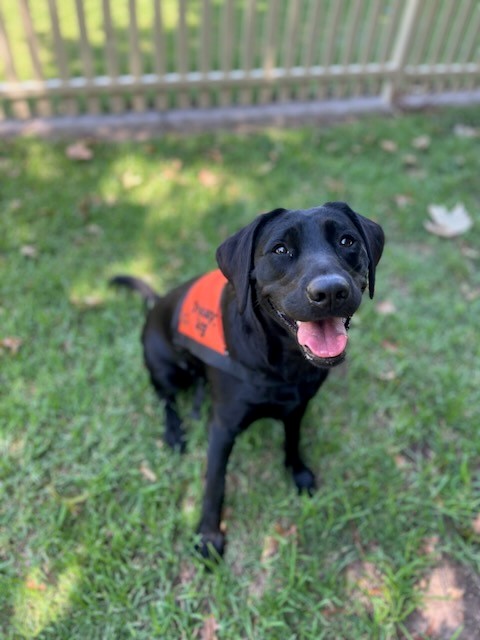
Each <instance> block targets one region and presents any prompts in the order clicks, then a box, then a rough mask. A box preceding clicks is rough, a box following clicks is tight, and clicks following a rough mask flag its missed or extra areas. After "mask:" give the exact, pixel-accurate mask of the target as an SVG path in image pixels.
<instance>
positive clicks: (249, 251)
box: [216, 209, 286, 313]
mask: <svg viewBox="0 0 480 640" xmlns="http://www.w3.org/2000/svg"><path fill="white" fill-rule="evenodd" d="M284 211H286V209H274V210H273V211H269V212H268V213H262V214H261V215H259V216H257V217H256V218H255V220H253V222H251V223H250V224H249V225H247V226H246V227H244V228H243V229H240V231H237V233H235V234H233V236H230V237H229V238H227V239H226V240H225V242H223V243H222V244H221V245H220V246H219V247H218V249H217V254H216V258H217V262H218V266H219V267H220V271H221V272H222V273H223V275H224V276H225V277H226V278H227V280H229V281H230V282H231V283H232V285H233V288H234V289H235V295H236V297H237V302H238V310H239V311H240V313H243V312H244V311H245V307H246V306H247V302H248V297H249V293H250V273H251V271H252V269H253V254H254V252H255V243H256V239H257V235H258V232H259V231H260V229H261V228H262V227H263V226H264V225H265V224H266V223H267V222H268V221H269V220H270V219H271V218H274V217H275V216H277V215H279V214H281V213H283V212H284Z"/></svg>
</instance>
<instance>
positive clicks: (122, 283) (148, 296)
mask: <svg viewBox="0 0 480 640" xmlns="http://www.w3.org/2000/svg"><path fill="white" fill-rule="evenodd" d="M108 284H109V285H111V286H114V287H127V289H132V290H133V291H138V292H139V293H140V295H141V296H142V298H143V299H144V300H145V304H146V305H147V307H151V306H153V304H154V303H155V302H156V301H157V300H159V298H160V296H159V295H158V293H157V292H156V291H155V290H154V289H152V287H151V286H150V285H149V284H147V283H146V282H144V281H143V280H140V278H134V277H133V276H123V275H119V276H114V277H113V278H111V279H110V280H109V281H108Z"/></svg>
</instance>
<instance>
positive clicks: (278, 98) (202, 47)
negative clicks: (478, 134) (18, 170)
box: [0, 0, 480, 119]
mask: <svg viewBox="0 0 480 640" xmlns="http://www.w3.org/2000/svg"><path fill="white" fill-rule="evenodd" d="M479 33H480V2H479V1H478V0H0V119H12V118H14V119H29V118H36V117H45V116H46V117H49V116H58V115H68V116H76V115H79V114H99V113H115V114H124V113H128V112H132V111H133V112H145V111H147V110H156V111H169V110H172V109H191V108H193V109H195V108H197V107H201V108H209V107H215V106H231V105H244V106H252V105H268V104H270V105H271V104H273V103H275V104H277V103H291V102H302V103H305V102H309V101H311V102H314V101H325V100H329V99H330V100H337V99H344V98H356V97H359V98H362V97H371V96H377V97H381V98H382V99H383V100H385V102H386V103H392V102H395V101H396V100H398V99H399V98H401V97H402V96H406V95H424V94H442V93H446V92H468V91H474V90H476V89H478V87H479V84H480V83H479V77H480V55H479V54H480V40H479ZM2 63H3V64H2ZM2 67H3V68H2Z"/></svg>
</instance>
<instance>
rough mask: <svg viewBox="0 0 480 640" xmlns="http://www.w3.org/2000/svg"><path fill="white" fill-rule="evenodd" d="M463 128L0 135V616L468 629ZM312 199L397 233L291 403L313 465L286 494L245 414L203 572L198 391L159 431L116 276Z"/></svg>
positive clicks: (52, 627)
mask: <svg viewBox="0 0 480 640" xmlns="http://www.w3.org/2000/svg"><path fill="white" fill-rule="evenodd" d="M460 125H461V126H460ZM479 125H480V119H479V117H478V109H477V110H468V109H465V110H461V111H460V110H447V111H444V112H442V113H435V114H432V113H424V114H417V115H410V116H403V117H396V118H386V119H379V118H371V119H366V120H361V121H354V122H350V123H344V124H340V125H336V126H332V127H320V128H303V129H299V130H287V131H285V130H278V129H272V130H268V131H264V132H262V133H252V134H244V135H233V134H229V133H215V134H211V135H203V136H192V137H173V136H172V137H165V138H162V139H158V140H151V141H149V142H142V143H133V142H131V143H111V144H108V143H103V142H102V143H95V142H93V141H90V142H88V143H87V147H88V149H89V150H90V151H91V154H92V157H91V158H90V159H89V160H83V161H81V160H78V159H75V158H71V157H69V154H68V153H67V147H68V145H69V144H70V143H60V142H56V143H52V142H45V141H38V140H34V139H23V140H16V141H5V140H3V141H1V143H0V225H1V226H0V230H1V233H0V270H1V273H2V278H1V284H0V345H1V346H0V385H1V387H0V388H1V391H0V394H1V395H0V446H1V462H0V633H1V635H2V638H5V639H6V640H13V639H16V638H42V639H52V640H53V639H54V640H58V639H62V640H63V639H65V640H73V639H82V640H84V639H86V638H88V639H89V640H94V639H97V638H98V639H99V640H100V639H102V640H107V639H112V640H119V639H123V638H138V639H145V640H147V639H149V640H150V639H153V638H155V639H157V638H159V639H166V640H170V639H171V640H177V639H180V638H181V639H185V640H190V639H191V638H202V639H204V640H215V639H216V638H217V639H218V640H227V639H229V640H238V639H239V638H245V639H252V640H263V639H267V640H270V639H273V640H277V639H278V640H289V639H292V640H293V639H298V638H301V639H310V640H319V639H323V638H328V639H331V640H339V639H346V640H359V639H367V640H371V639H375V638H378V639H390V638H391V639H394V638H417V639H418V638H469V639H470V638H473V637H475V633H474V632H472V631H471V630H472V629H477V631H478V628H479V622H478V619H476V616H478V611H479V610H480V586H479V585H480V517H479V514H480V493H479V489H480V487H479V478H480V430H479V425H480V347H479V343H480V341H479V339H478V332H479V320H478V318H479V315H480V270H479V261H480V234H479V233H478V227H479V224H480V215H479V209H480V207H479V205H480V188H479V174H480V144H479V141H480V138H479V137H478V133H479V129H478V127H479ZM472 127H477V128H476V129H472ZM475 133H476V134H477V136H476V137H475V136H474V135H473V134H475ZM70 155H72V154H71V152H70ZM73 155H75V152H73ZM77 155H78V153H77ZM327 200H346V201H347V202H349V203H350V204H351V206H352V207H353V208H354V209H356V210H357V211H359V212H360V213H363V214H364V215H366V216H368V217H371V218H373V219H375V220H376V221H378V222H379V223H381V224H382V226H383V227H384V229H385V233H386V236H387V245H386V249H385V253H384V256H383V258H382V261H381V262H380V265H379V268H378V271H377V289H376V296H375V298H374V300H373V301H369V300H368V299H367V298H366V299H365V300H364V302H363V305H362V308H361V310H360V312H359V313H358V315H357V316H356V317H355V318H354V321H353V322H352V327H351V332H350V347H349V357H348V362H347V363H346V365H344V366H342V367H341V368H339V369H337V370H335V371H334V372H333V373H332V375H331V377H330V379H329V380H328V382H327V383H326V385H325V386H324V388H323V389H322V391H321V393H320V394H319V395H318V397H317V398H316V399H315V400H314V401H313V402H312V404H311V407H310V409H309V412H308V415H307V416H306V419H305V421H304V427H305V428H304V438H303V442H304V448H305V450H306V451H307V453H308V456H307V457H308V460H309V462H310V465H311V466H312V468H313V469H314V470H315V472H316V473H317V476H318V477H319V478H321V486H320V488H319V490H318V491H317V493H316V494H315V495H314V497H313V498H308V497H306V496H298V495H297V494H296V492H295V490H294V488H293V485H292V483H291V481H290V477H289V475H288V474H287V473H286V472H285V471H284V469H283V468H282V453H281V446H282V429H281V428H280V426H279V425H278V424H277V423H275V422H274V421H262V422H259V423H257V424H256V425H254V426H253V427H252V428H251V429H250V430H249V431H248V432H247V433H246V434H244V435H243V436H242V438H241V439H240V440H239V441H238V443H237V446H236V448H235V450H234V453H233V455H232V459H231V464H230V467H229V473H228V478H227V498H226V506H225V514H224V519H225V524H226V526H227V528H228V541H229V544H228V547H227V552H226V556H225V561H224V562H223V563H222V564H221V565H220V566H218V567H215V568H214V569H213V570H212V571H208V570H207V569H206V568H205V567H204V566H203V565H202V564H201V562H200V561H199V560H197V559H196V558H195V556H194V554H193V553H192V549H193V543H194V535H193V531H194V528H195V524H196V519H197V516H198V507H199V501H200V497H201V493H202V484H203V480H202V478H203V473H204V469H205V447H206V430H205V422H206V416H207V413H208V408H206V409H205V413H204V417H203V418H202V419H201V420H197V421H192V420H189V419H188V417H187V418H186V420H187V421H189V422H190V424H189V425H188V436H189V440H188V451H187V453H186V454H185V455H184V456H180V455H178V454H175V455H174V454H172V453H171V452H170V451H169V450H167V449H166V447H165V446H164V445H163V443H162V441H161V434H162V424H161V423H162V412H161V407H160V406H159V404H158V402H157V400H156V398H155V397H154V394H153V392H152V390H151V388H150V386H149V383H148V379H147V375H146V372H145V370H144V368H143V364H142V357H141V350H140V344H139V334H140V329H141V324H142V318H143V309H142V305H141V302H140V301H139V300H138V298H136V297H134V296H132V295H129V294H128V293H125V292H123V291H122V292H118V291H117V292H116V291H112V290H111V289H109V288H108V287H107V280H108V278H109V277H110V276H112V275H113V274H115V273H118V272H127V273H134V274H137V275H140V276H142V277H145V278H147V279H148V280H149V281H150V282H151V283H152V284H154V285H155V287H156V288H158V290H160V291H165V290H166V289H167V288H168V287H170V286H172V285H174V284H176V283H179V282H181V281H183V280H184V279H186V278H189V277H191V276H193V275H194V274H196V273H198V272H201V271H204V270H207V269H209V268H211V267H213V266H214V264H215V263H214V251H215V248H216V247H217V246H218V244H219V243H220V242H221V241H222V240H223V239H224V238H225V237H226V236H227V235H228V234H229V233H231V232H233V231H234V230H236V229H238V228H239V227H241V226H242V225H244V224H246V223H247V222H249V221H250V220H251V219H252V218H253V217H254V216H255V215H256V213H258V212H260V211H266V210H269V209H272V208H275V207H280V206H281V207H291V208H299V207H302V208H304V207H310V206H313V205H316V204H321V203H323V202H325V201H327ZM458 202H461V203H463V205H464V206H465V208H466V210H467V211H468V212H469V214H470V216H471V218H472V219H473V223H474V226H473V227H472V230H470V231H468V232H467V233H464V234H462V235H460V236H458V237H455V238H450V239H446V238H443V237H439V236H437V235H435V234H432V233H430V232H428V231H427V230H426V229H425V226H424V223H425V221H426V220H427V219H428V207H429V205H431V204H438V205H444V206H446V207H447V208H448V209H451V208H452V207H454V206H455V205H456V204H457V203H458ZM188 401H189V399H188V398H185V411H186V412H187V410H188ZM187 415H188V413H187ZM272 442H273V443H274V446H271V444H270V443H272ZM442 585H443V588H444V590H443V591H442ZM445 585H446V586H445ZM436 596H439V597H446V601H445V602H444V603H443V605H444V606H443V607H436V606H435V602H436V600H435V597H436ZM442 616H443V617H442ZM442 625H443V630H442ZM475 625H476V626H475ZM462 627H463V628H464V631H463V632H462V631H461V629H462ZM469 630H470V631H469ZM472 633H473V635H472Z"/></svg>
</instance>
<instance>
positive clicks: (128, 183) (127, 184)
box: [121, 170, 143, 189]
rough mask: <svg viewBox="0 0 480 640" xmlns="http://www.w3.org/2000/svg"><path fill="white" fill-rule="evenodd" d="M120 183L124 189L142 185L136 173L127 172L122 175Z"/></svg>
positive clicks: (141, 179)
mask: <svg viewBox="0 0 480 640" xmlns="http://www.w3.org/2000/svg"><path fill="white" fill-rule="evenodd" d="M121 182H122V186H123V188H124V189H133V188H135V187H138V186H139V185H140V184H142V182H143V178H142V176H140V175H138V174H137V173H134V172H133V171H130V170H127V171H125V173H123V174H122V177H121Z"/></svg>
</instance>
